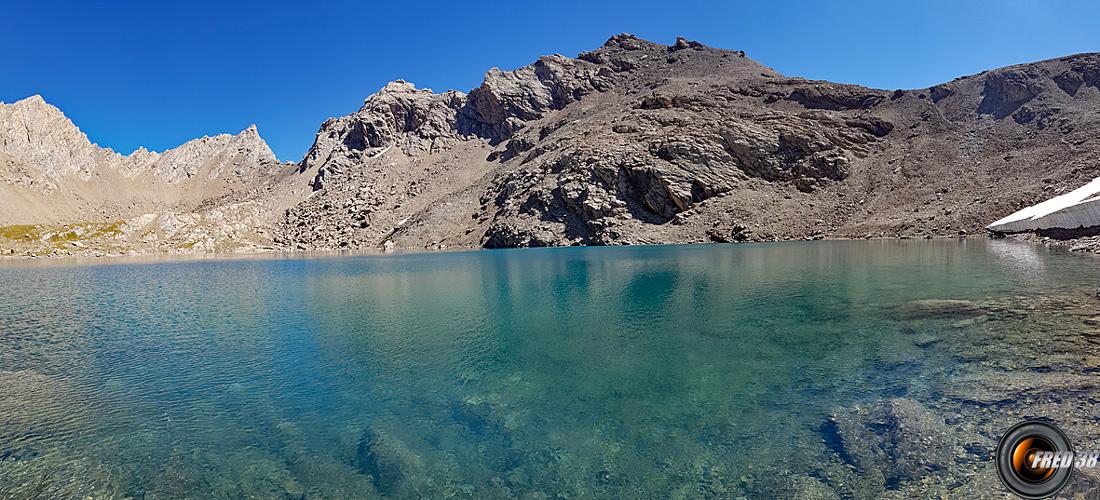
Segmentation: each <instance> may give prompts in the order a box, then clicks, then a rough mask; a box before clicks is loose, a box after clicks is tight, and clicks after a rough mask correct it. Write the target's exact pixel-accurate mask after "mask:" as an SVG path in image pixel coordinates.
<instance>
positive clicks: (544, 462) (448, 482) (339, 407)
mask: <svg viewBox="0 0 1100 500" xmlns="http://www.w3.org/2000/svg"><path fill="white" fill-rule="evenodd" d="M1098 278H1100V272H1098V271H1097V266H1095V265H1093V264H1089V265H1082V257H1080V256H1076V255H1068V254H1059V253H1051V252H1047V251H1044V250H1040V249H1036V248H1034V247H1030V246H1025V245H1020V244H1014V243H1008V242H998V241H976V240H970V241H963V242H954V241H952V242H923V241H901V242H897V241H868V242H863V241H860V242H812V243H811V242H806V243H783V244H761V245H739V246H728V245H721V246H667V247H629V248H587V249H586V248H566V249H545V250H544V249H539V250H521V251H485V252H466V253H452V254H426V255H409V256H400V255H399V256H377V257H341V258H323V259H288V260H253V261H247V260H246V261H240V260H238V261H199V262H172V263H153V264H147V263H135V264H125V263H124V264H118V263H116V264H105V265H104V264H100V265H52V264H51V265H43V264H40V263H27V262H14V263H7V264H4V265H2V266H0V497H13V498H14V497H25V496H31V495H39V496H41V497H43V498H46V497H67V496H74V497H77V496H81V497H82V496H87V495H90V496H102V497H134V498H177V497H200V498H210V497H215V498H243V497H251V498H303V497H307V498H359V497H365V498H370V497H377V496H379V495H384V496H393V497H411V496H424V497H445V496H455V497H474V498H486V497H510V496H512V497H524V496H527V497H532V495H534V497H537V496H538V495H540V494H541V495H545V496H548V497H556V496H589V497H592V496H595V497H621V498H637V497H649V496H653V497H667V496H677V495H680V496H689V497H691V496H707V495H714V496H724V495H726V494H729V495H734V494H744V493H746V492H752V491H753V485H752V484H751V483H752V478H757V479H756V480H755V481H756V482H757V486H760V485H762V484H766V481H767V478H768V477H773V476H775V474H773V472H776V471H783V472H784V473H789V472H795V473H797V472H799V471H808V470H810V469H813V468H814V467H816V466H819V465H820V463H821V462H824V461H829V460H832V459H831V458H830V453H831V451H830V450H829V448H828V446H826V445H824V444H823V443H822V437H821V435H820V433H819V431H818V429H819V427H820V425H821V422H822V421H823V420H824V419H825V418H826V416H827V415H828V414H829V412H830V411H831V410H832V409H834V408H836V407H837V406H838V405H844V404H848V403H852V402H858V401H863V400H872V399H875V398H883V397H891V396H898V395H910V396H913V397H921V395H923V394H928V393H931V389H930V388H931V387H933V386H934V385H935V384H937V383H938V380H939V379H938V377H940V376H941V374H943V373H946V372H949V371H950V370H951V369H952V367H953V365H955V364H957V363H960V362H962V361H959V360H958V359H957V358H955V357H953V356H951V355H950V353H948V352H943V351H937V350H936V349H934V348H929V347H921V346H922V345H924V346H927V345H928V344H929V342H922V343H914V341H913V334H912V328H914V322H913V321H912V320H906V319H904V318H899V317H898V315H897V314H896V311H897V308H898V307H900V306H903V305H904V304H906V303H909V302H911V301H914V300H920V299H944V298H946V299H970V298H987V297H991V296H993V297H995V296H999V295H1012V294H1020V293H1044V294H1056V293H1073V292H1076V291H1079V290H1083V289H1091V288H1094V287H1095V284H1096V281H1097V279H1098ZM930 321H931V320H930ZM929 325H931V326H929V327H928V328H927V332H924V333H923V334H924V335H947V334H949V333H950V332H947V331H944V330H942V329H940V328H939V327H938V326H936V324H934V322H933V323H929ZM919 326H920V325H918V327H919ZM760 487H762V486H760Z"/></svg>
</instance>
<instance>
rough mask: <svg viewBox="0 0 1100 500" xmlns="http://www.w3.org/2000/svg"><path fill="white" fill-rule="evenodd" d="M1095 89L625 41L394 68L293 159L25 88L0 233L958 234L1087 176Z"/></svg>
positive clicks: (592, 240)
mask: <svg viewBox="0 0 1100 500" xmlns="http://www.w3.org/2000/svg"><path fill="white" fill-rule="evenodd" d="M1098 85H1100V55H1097V54H1083V55H1075V56H1068V57H1064V58H1060V59H1053V60H1049V61H1042V62H1037V63H1031V64H1024V65H1019V66H1013V67H1009V68H1002V69H998V70H992V71H987V72H984V73H981V74H979V75H973V76H967V77H961V78H958V79H956V80H954V81H952V82H948V83H943V84H940V85H936V86H933V87H931V88H928V89H915V90H895V91H888V90H876V89H869V88H865V87H859V86H855V85H844V84H835V83H829V82H822V81H811V80H805V79H802V78H793V77H786V76H783V75H781V74H779V73H777V72H775V71H773V70H771V69H769V68H767V67H765V66H762V65H761V64H758V63H756V62H754V61H752V60H751V59H749V58H748V57H746V55H745V53H744V52H741V51H730V50H721V49H715V48H710V47H707V46H705V45H703V44H701V43H699V42H694V41H690V40H686V39H677V40H676V42H675V43H674V44H673V45H671V46H665V45H661V44H657V43H652V42H649V41H646V40H642V39H639V38H637V37H634V36H631V35H626V34H624V35H616V36H613V37H611V38H610V39H609V40H608V41H607V42H606V43H605V44H604V45H603V46H602V47H600V48H598V49H596V50H593V51H590V52H585V53H582V54H579V55H578V56H577V57H576V58H570V57H565V56H561V55H552V56H546V57H542V58H539V59H538V60H537V61H535V62H534V63H533V64H531V65H528V66H525V67H522V68H519V69H516V70H513V71H502V70H499V69H495V68H494V69H492V70H490V71H489V72H488V73H486V75H485V78H484V81H483V83H482V84H481V85H480V86H478V87H477V88H475V89H473V90H470V91H469V92H468V93H463V92H458V91H447V92H443V93H434V92H432V91H430V90H426V89H417V88H416V87H415V86H414V85H413V84H411V83H407V82H404V81H400V80H398V81H395V82H393V83H390V84H388V85H386V86H385V87H384V88H383V89H381V90H380V91H379V92H377V93H375V94H374V95H371V96H370V97H368V98H367V99H366V100H365V102H364V104H363V106H362V107H361V108H360V109H359V110H358V111H357V112H355V113H353V114H350V115H347V116H343V117H339V118H333V119H330V120H328V121H326V122H325V123H324V124H322V125H321V128H320V130H319V131H318V133H317V136H316V139H315V142H314V144H313V146H312V148H311V149H310V151H309V152H308V153H307V154H306V156H305V158H304V159H303V160H302V161H301V162H300V163H298V164H297V165H295V166H294V167H293V168H284V166H282V165H280V164H278V163H277V162H275V161H274V158H273V157H272V155H271V154H270V150H269V149H268V148H267V147H266V145H264V144H263V142H262V140H259V137H258V135H256V133H255V130H254V129H249V130H246V131H245V132H242V134H240V135H237V136H218V137H214V138H206V139H201V140H198V141H192V142H190V143H188V144H186V145H184V146H181V147H180V148H177V149H176V150H172V151H169V152H165V153H163V154H156V153H150V152H147V151H143V150H139V151H137V152H135V153H133V154H131V155H129V156H125V157H123V156H121V155H117V154H115V153H113V152H110V151H109V150H104V149H101V148H98V147H96V146H94V145H91V144H89V143H88V140H87V138H86V137H85V136H84V135H83V134H82V133H80V132H79V130H76V129H75V127H73V126H72V124H71V123H69V122H68V120H67V119H65V118H64V117H63V115H60V112H57V110H56V109H53V108H52V107H50V106H48V105H46V104H45V103H43V102H41V99H39V98H31V99H28V100H25V101H21V102H20V103H16V104H13V105H7V106H5V107H3V108H2V110H0V167H2V168H3V170H2V174H3V175H2V177H3V179H4V180H5V181H6V183H0V200H18V203H13V204H5V208H2V209H0V215H2V216H3V217H2V218H3V219H4V220H0V224H2V223H5V220H6V221H7V222H6V223H8V224H11V223H14V222H18V221H21V220H24V219H28V218H34V217H32V216H35V215H41V214H42V213H44V212H45V213H48V215H49V217H39V219H43V220H46V221H48V222H58V223H69V222H73V221H87V220H113V219H128V218H131V217H136V216H139V215H142V214H146V213H164V212H166V211H167V212H178V213H189V212H193V211H195V210H207V209H215V208H218V207H222V206H229V205H230V204H239V203H243V202H255V203H256V204H258V205H259V206H260V207H262V208H263V209H264V210H263V212H264V215H263V216H262V217H260V219H263V220H262V221H260V220H258V221H257V222H256V223H257V224H258V225H259V226H258V227H262V228H263V230H264V235H263V237H262V238H259V239H256V238H253V239H251V240H249V241H253V243H250V245H251V246H256V243H255V241H261V240H262V241H264V242H266V243H262V244H260V245H261V246H264V245H266V246H270V247H272V248H288V249H303V250H306V249H378V250H382V249H386V250H397V251H400V250H418V249H434V248H444V247H459V248H476V247H523V246H553V245H612V244H640V243H691V242H738V241H770V240H779V239H802V238H806V239H811V238H822V237H913V236H923V237H932V236H957V235H959V234H967V233H973V232H976V231H981V230H982V229H983V228H984V227H985V225H986V224H988V223H989V221H992V220H997V219H1000V218H1003V217H1005V216H1006V215H1008V214H1009V213H1012V212H1014V211H1016V210H1018V209H1020V208H1022V207H1025V206H1028V205H1032V204H1034V203H1036V202H1037V201H1039V200H1042V199H1047V198H1050V197H1051V196H1054V195H1057V194H1060V193H1061V192H1063V191H1065V190H1068V189H1070V188H1072V187H1075V186H1080V185H1082V184H1084V183H1085V182H1086V181H1087V180H1091V179H1093V178H1096V177H1100V164H1098V163H1097V161H1096V159H1095V158H1096V151H1097V150H1100V142H1098V141H1100V139H1097V137H1100V136H1098V135H1097V134H1096V131H1097V129H1098V127H1100V87H1098ZM28 124H30V125H32V126H30V127H29V128H28V126H27V125H28ZM28 134H29V135H28ZM27 137H30V138H29V139H28V138H27ZM81 183H84V184H81ZM89 183H91V184H89ZM92 184H94V187H95V188H94V189H93V188H90V187H89V188H87V189H84V188H83V187H81V186H90V185H92ZM72 186H77V188H79V189H84V190H83V191H80V190H79V189H77V191H78V196H73V195H71V194H59V193H63V192H65V193H71V192H72V191H73V190H74V189H76V188H73V187H72ZM148 186H156V187H155V188H149V187H148ZM143 190H144V191H143ZM149 191H153V192H155V193H157V196H152V195H150V194H149ZM103 193H106V194H103ZM142 193H144V194H142ZM163 193H168V194H167V195H164V194H163ZM164 196H167V198H168V199H162V197H164ZM59 199H61V200H65V202H64V203H59V202H58V201H57V200H59ZM118 199H121V200H124V202H123V203H112V202H110V201H109V200H118ZM43 200H46V201H43ZM73 200H78V201H73ZM47 206H48V207H49V208H45V207H47ZM7 207H21V208H10V209H9V208H7ZM58 207H60V208H58ZM89 207H90V208H89ZM5 210H6V212H5ZM89 212H91V213H92V216H89V215H87V214H88V213H89ZM28 214H29V215H28ZM13 221H14V222H13ZM241 223H244V224H247V223H248V222H247V221H242V222H241ZM230 239H232V237H230ZM214 247H217V248H225V247H226V245H223V244H215V245H214Z"/></svg>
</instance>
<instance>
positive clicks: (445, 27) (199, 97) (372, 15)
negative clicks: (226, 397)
mask: <svg viewBox="0 0 1100 500" xmlns="http://www.w3.org/2000/svg"><path fill="white" fill-rule="evenodd" d="M6 3H7V5H5V7H4V15H3V16H0V58H2V61H0V64H2V66H0V68H3V70H2V73H0V75H2V76H0V100H3V101H5V102H12V101H15V100H18V99H21V98H23V97H26V96H28V95H32V94H42V96H43V97H45V98H46V100H47V101H49V102H51V103H53V104H55V105H57V106H58V107H60V108H61V109H62V110H63V111H64V112H65V113H66V114H67V115H68V116H69V117H70V118H72V119H73V121H74V122H76V124H77V125H78V126H80V127H81V129H82V130H84V131H85V132H86V133H88V135H89V136H90V137H91V138H92V140H93V141H95V142H98V143H99V144H100V145H103V146H108V147H111V148H114V149H115V150H118V151H120V152H123V153H129V152H130V151H132V150H133V149H135V148H136V147H138V146H142V145H143V146H146V147H148V148H150V149H155V150H163V149H166V148H170V147H173V146H175V145H178V144H180V143H182V142H184V141H186V140H188V139H191V138H194V137H198V136H202V135H204V134H216V133H221V132H234V133H235V132H237V131H240V130H242V129H244V128H245V127H247V126H248V125H249V124H250V123H256V124H257V126H258V127H259V130H260V134H261V135H263V136H264V138H265V139H267V141H268V142H269V143H270V144H271V146H272V148H273V149H274V150H275V153H276V154H277V155H278V156H279V158H280V159H284V160H291V161H297V160H299V159H301V157H302V155H303V154H304V153H305V151H306V150H307V149H308V148H309V145H310V144H311V143H312V141H313V135H314V134H315V133H316V131H317V128H318V126H319V125H320V124H321V122H322V121H324V120H325V119H326V118H328V117H331V116H340V115H344V114H347V113H350V112H352V111H354V110H356V109H358V107H359V106H360V105H361V104H362V101H363V99H364V98H365V97H366V96H368V95H369V94H371V93H373V92H374V91H376V90H377V89H379V88H381V87H382V86H383V85H384V84H385V83H386V82H387V81H390V80H394V79H398V78H402V79H405V80H409V81H412V82H414V83H416V84H417V85H418V86H420V87H430V88H432V89H435V90H436V91H442V90H446V89H449V88H457V89H460V90H464V91H465V90H469V89H471V88H473V87H475V86H477V85H478V84H479V83H480V81H481V77H482V75H483V74H484V72H485V71H486V70H488V69H489V68H490V67H493V66H498V67H501V68H504V69H512V68H516V67H519V66H522V65H525V64H527V63H529V62H531V61H533V60H534V59H535V58H536V57H538V56H539V55H541V54H550V53H560V54H564V55H569V56H575V55H576V54H577V53H579V52H582V51H584V50H589V49H593V48H596V47H598V46H599V45H600V44H602V43H603V41H604V40H606V39H607V37H608V36H610V35H612V34H615V33H620V32H629V33H634V34H636V35H638V36H641V37H643V38H647V39H650V40H654V41H657V42H662V43H666V44H667V43H671V42H672V41H673V40H674V39H675V37H676V36H677V35H681V36H684V37H686V38H689V39H695V40H699V41H701V42H703V43H706V44H708V45H711V46H715V47H722V48H728V49H736V50H744V51H746V52H747V53H748V56H749V57H751V58H753V59H755V60H757V61H759V62H761V63H763V64H765V65H767V66H771V67H773V68H775V69H776V70H778V71H780V72H782V73H785V74H788V75H792V76H803V77H807V78H817V79H827V80H833V81H839V82H849V83H859V84H863V85H868V86H872V87H879V88H886V89H893V88H914V87H925V86H930V85H933V84H936V83H940V82H944V81H948V80H951V79H952V78H954V77H956V76H960V75H965V74H972V73H976V72H979V71H982V70H985V69H990V68H994V67H999V66H1005V65H1009V64H1014V63H1019V62H1027V61H1033V60H1038V59H1046V58H1051V57H1057V56H1062V55H1067V54H1071V53H1077V52H1090V51H1100V3H1097V2H1088V1H1057V0H1054V1H1033V2H1028V1H1014V0H1010V1H1004V2H977V1H975V2H964V1H958V0H956V1H941V0H923V1H916V2H913V1H894V2H870V1H849V2H840V1H835V2H825V1H822V2H808V1H780V0H772V1H767V2H719V1H707V2H692V1H687V0H682V1H669V0H661V1H646V0H635V1H631V2H606V3H603V2H597V1H594V0H588V1H573V0H559V1H554V2H545V3H535V2H522V1H514V2H476V1H469V2H462V3H455V2H438V1H430V0H420V1H416V2H407V3H406V2H400V1H393V0H391V1H387V2H379V3H374V2H368V1H358V2H347V1H332V2H324V1H313V2H280V1H268V2H230V1H226V2H204V1H193V2H130V1H116V2H104V3H105V4H108V5H92V4H91V2H52V1H49V0H36V1H16V2H6Z"/></svg>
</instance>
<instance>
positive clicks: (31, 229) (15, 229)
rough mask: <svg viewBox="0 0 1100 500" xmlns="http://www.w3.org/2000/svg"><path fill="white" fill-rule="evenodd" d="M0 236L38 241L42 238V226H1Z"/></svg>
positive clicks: (16, 239)
mask: <svg viewBox="0 0 1100 500" xmlns="http://www.w3.org/2000/svg"><path fill="white" fill-rule="evenodd" d="M0 238H5V239H9V240H15V241H38V240H39V239H41V238H42V228H41V227H39V226H30V225H20V226H0Z"/></svg>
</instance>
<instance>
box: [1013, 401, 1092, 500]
mask: <svg viewBox="0 0 1100 500" xmlns="http://www.w3.org/2000/svg"><path fill="white" fill-rule="evenodd" d="M996 457H997V474H998V475H999V476H1000V477H1001V482H1003V483H1004V485H1005V487H1007V488H1008V489H1009V490H1011V491H1012V492H1013V493H1015V494H1017V495H1019V496H1021V497H1023V498H1046V497H1049V496H1051V495H1053V494H1055V493H1057V492H1058V491H1059V490H1061V489H1062V487H1064V486H1065V485H1066V483H1067V482H1068V481H1069V477H1070V474H1071V473H1072V472H1073V465H1074V453H1073V448H1072V447H1071V446H1070V443H1069V439H1068V438H1066V435H1065V434H1064V433H1063V432H1062V431H1061V429H1059V428H1057V427H1055V426H1054V425H1052V424H1049V423H1047V422H1040V421H1035V420H1031V421H1027V422H1022V423H1020V424H1017V425H1015V426H1013V427H1012V428H1011V429H1009V430H1008V432H1006V433H1005V435H1004V437H1002V438H1001V442H1000V443H999V444H997V455H996Z"/></svg>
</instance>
